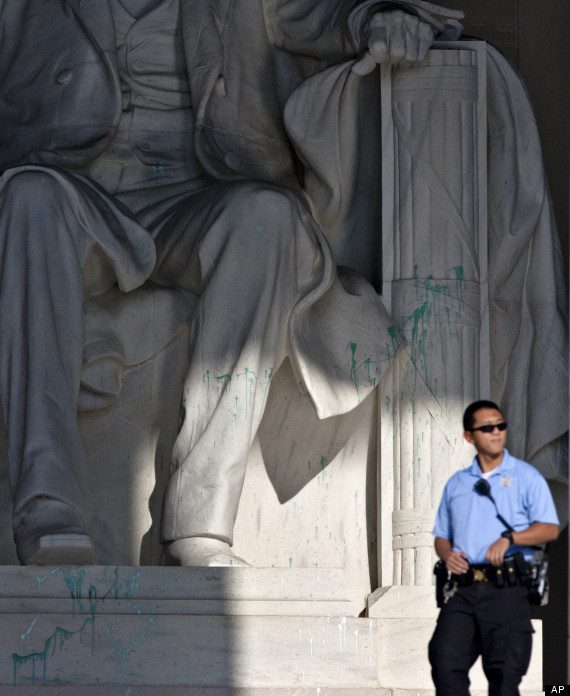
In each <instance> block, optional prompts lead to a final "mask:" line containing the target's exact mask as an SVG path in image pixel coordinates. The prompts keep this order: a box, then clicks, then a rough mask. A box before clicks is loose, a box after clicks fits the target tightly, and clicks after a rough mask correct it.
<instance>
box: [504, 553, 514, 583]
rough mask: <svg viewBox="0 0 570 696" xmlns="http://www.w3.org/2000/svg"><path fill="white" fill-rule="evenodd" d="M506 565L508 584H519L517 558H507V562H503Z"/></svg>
mask: <svg viewBox="0 0 570 696" xmlns="http://www.w3.org/2000/svg"><path fill="white" fill-rule="evenodd" d="M503 565H504V567H505V574H506V576H507V584H509V585H511V586H512V585H516V584H517V571H516V567H515V559H514V558H513V557H512V556H510V557H509V558H505V562H504V563H503Z"/></svg>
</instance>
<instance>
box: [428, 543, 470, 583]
mask: <svg viewBox="0 0 570 696" xmlns="http://www.w3.org/2000/svg"><path fill="white" fill-rule="evenodd" d="M435 552H436V553H437V555H438V556H439V557H440V558H441V560H442V561H443V562H444V563H445V567H446V568H447V570H449V571H450V572H451V573H455V575H462V574H463V573H466V572H467V571H468V570H469V562H468V560H467V556H466V555H465V554H464V553H463V551H454V550H453V544H452V543H451V540H450V539H444V538H443V537H436V538H435Z"/></svg>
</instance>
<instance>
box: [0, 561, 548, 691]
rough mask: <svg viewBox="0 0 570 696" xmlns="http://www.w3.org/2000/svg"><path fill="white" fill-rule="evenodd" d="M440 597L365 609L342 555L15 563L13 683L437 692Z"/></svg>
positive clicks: (8, 676)
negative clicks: (275, 563)
mask: <svg viewBox="0 0 570 696" xmlns="http://www.w3.org/2000/svg"><path fill="white" fill-rule="evenodd" d="M428 594H429V596H428ZM433 606H434V602H433V593H432V592H431V589H430V588H404V587H401V588H391V589H390V590H388V591H387V592H384V593H383V592H382V591H381V590H380V591H377V592H376V593H374V594H373V595H372V596H371V597H370V600H369V614H370V615H369V616H368V617H355V616H354V611H355V605H354V604H353V603H352V602H349V601H348V600H347V599H346V594H345V591H344V586H343V573H342V571H341V570H335V569H314V568H313V569H293V568H267V569H254V568H233V569H199V568H163V567H143V566H137V567H126V566H92V567H84V568H80V567H48V566H46V567H43V568H42V567H35V568H34V567H10V566H5V567H3V568H0V693H2V694H3V696H12V695H13V694H19V696H31V695H32V694H34V695H37V694H41V695H42V696H50V695H51V694H53V695H54V696H55V694H58V696H63V695H64V694H65V695H68V694H73V695H74V696H75V695H78V696H81V695H83V696H90V695H93V694H103V693H104V694H105V695H106V696H108V695H112V696H115V694H116V695H117V696H118V695H119V694H121V696H136V694H141V696H144V695H150V694H152V695H154V696H155V695H156V694H160V695H161V696H165V695H170V694H172V696H174V695H175V694H180V695H181V694H185V695H188V694H192V695H196V696H197V695H198V694H200V695H202V696H204V695H206V696H210V694H211V696H214V695H215V696H221V695H223V694H235V696H240V695H242V696H246V695H250V694H251V696H253V695H254V694H260V695H261V694H272V696H281V694H283V695H284V694H288V695H290V694H315V693H316V694H318V695H319V696H344V695H347V696H348V695H349V694H350V695H354V696H356V694H358V696H411V694H414V696H415V695H416V694H424V693H425V694H426V695H427V694H433V690H432V689H431V683H430V679H429V669H428V667H427V658H426V645H427V640H428V638H429V634H430V632H431V631H432V630H433V624H434V617H435V609H434V608H432V607H433ZM412 615H413V616H414V629H413V631H410V630H409V626H410V623H409V619H408V618H407V617H409V616H412ZM535 628H537V626H535ZM539 642H540V633H539V632H537V634H536V637H535V651H534V654H535V656H538V655H540V645H539ZM537 664H538V663H537V660H536V659H534V661H533V662H532V663H531V669H530V672H529V675H528V676H527V677H526V679H525V681H524V682H523V688H522V693H523V694H525V696H535V694H538V693H540V669H539V668H537ZM473 683H474V686H475V689H476V690H475V691H474V692H473V693H474V694H477V693H478V689H482V688H483V682H482V681H481V678H480V676H476V677H474V679H473ZM481 693H482V692H481Z"/></svg>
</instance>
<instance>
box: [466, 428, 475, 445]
mask: <svg viewBox="0 0 570 696" xmlns="http://www.w3.org/2000/svg"><path fill="white" fill-rule="evenodd" d="M463 437H464V438H465V439H466V440H467V442H468V443H469V444H470V445H474V444H475V442H474V441H473V435H472V434H471V432H470V431H469V430H466V431H465V432H464V433H463Z"/></svg>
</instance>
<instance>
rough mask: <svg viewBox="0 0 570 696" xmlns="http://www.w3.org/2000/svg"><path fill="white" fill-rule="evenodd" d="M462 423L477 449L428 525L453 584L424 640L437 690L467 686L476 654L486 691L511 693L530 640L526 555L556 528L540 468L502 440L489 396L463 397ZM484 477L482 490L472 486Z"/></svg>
mask: <svg viewBox="0 0 570 696" xmlns="http://www.w3.org/2000/svg"><path fill="white" fill-rule="evenodd" d="M463 425H464V429H465V433H464V436H465V439H466V440H467V441H468V442H470V443H471V444H472V445H474V447H475V449H476V451H477V454H476V456H475V458H474V460H473V464H472V465H471V467H470V468H469V469H466V470H463V471H458V472H456V473H455V474H454V475H453V476H452V477H451V478H450V480H449V481H448V482H447V484H446V486H445V489H444V492H443V496H442V500H441V504H440V507H439V510H438V513H437V517H436V521H435V526H434V530H433V534H434V536H435V550H436V553H437V555H438V556H439V557H440V558H441V559H442V561H443V562H444V563H445V566H446V568H447V570H448V571H449V572H450V573H451V574H452V578H453V580H454V581H455V584H456V591H455V592H454V593H453V594H452V596H450V597H449V598H448V600H447V601H446V603H445V604H444V605H443V607H442V609H441V612H440V615H439V618H438V624H437V628H436V630H435V632H434V635H433V637H432V639H431V641H430V645H429V658H430V662H431V665H432V677H433V680H434V683H435V686H436V693H437V696H448V695H449V696H463V695H465V696H468V694H469V678H468V672H469V669H470V668H471V666H472V665H473V663H474V662H475V660H476V659H477V657H478V656H479V655H481V656H482V660H483V669H484V671H485V675H486V676H487V679H488V681H489V694H492V695H494V696H499V695H500V696H510V695H513V696H515V695H517V694H519V690H518V685H519V683H520V681H521V679H522V677H523V675H524V674H525V673H526V670H527V668H528V663H529V660H530V653H531V647H532V627H531V623H530V602H529V597H528V587H527V586H526V584H525V583H526V577H525V574H524V570H525V563H526V562H528V561H530V560H531V559H532V557H533V554H534V551H535V549H534V548H533V547H535V546H537V545H539V544H543V543H545V542H548V541H552V540H554V539H556V538H557V536H558V516H557V514H556V509H555V507H554V502H553V500H552V496H551V494H550V490H549V488H548V484H547V483H546V481H545V479H544V478H543V476H542V475H541V474H540V473H539V472H538V471H537V470H536V469H535V468H534V467H533V466H531V465H530V464H527V463H526V462H523V461H521V460H520V459H516V458H515V457H513V456H512V455H511V454H509V452H508V451H507V450H506V449H505V444H506V439H507V423H506V421H505V419H504V417H503V415H502V414H501V411H500V409H499V407H498V406H497V405H496V404H494V403H493V402H491V401H477V402H475V403H473V404H471V405H470V406H469V407H468V408H467V409H466V411H465V414H464V417H463ZM485 480H486V483H485ZM486 484H488V487H489V493H490V495H487V494H485V493H483V494H481V493H480V492H479V493H478V490H479V491H481V486H483V487H485V486H486ZM476 486H477V487H476ZM501 518H502V520H504V521H505V522H506V525H505V524H504V523H503V521H502V520H501ZM511 556H514V557H515V558H514V559H509V557H511ZM506 559H509V560H507V561H506ZM515 560H516V561H517V562H516V563H515V562H514V561H515ZM505 561H506V562H505ZM509 580H510V582H509Z"/></svg>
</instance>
